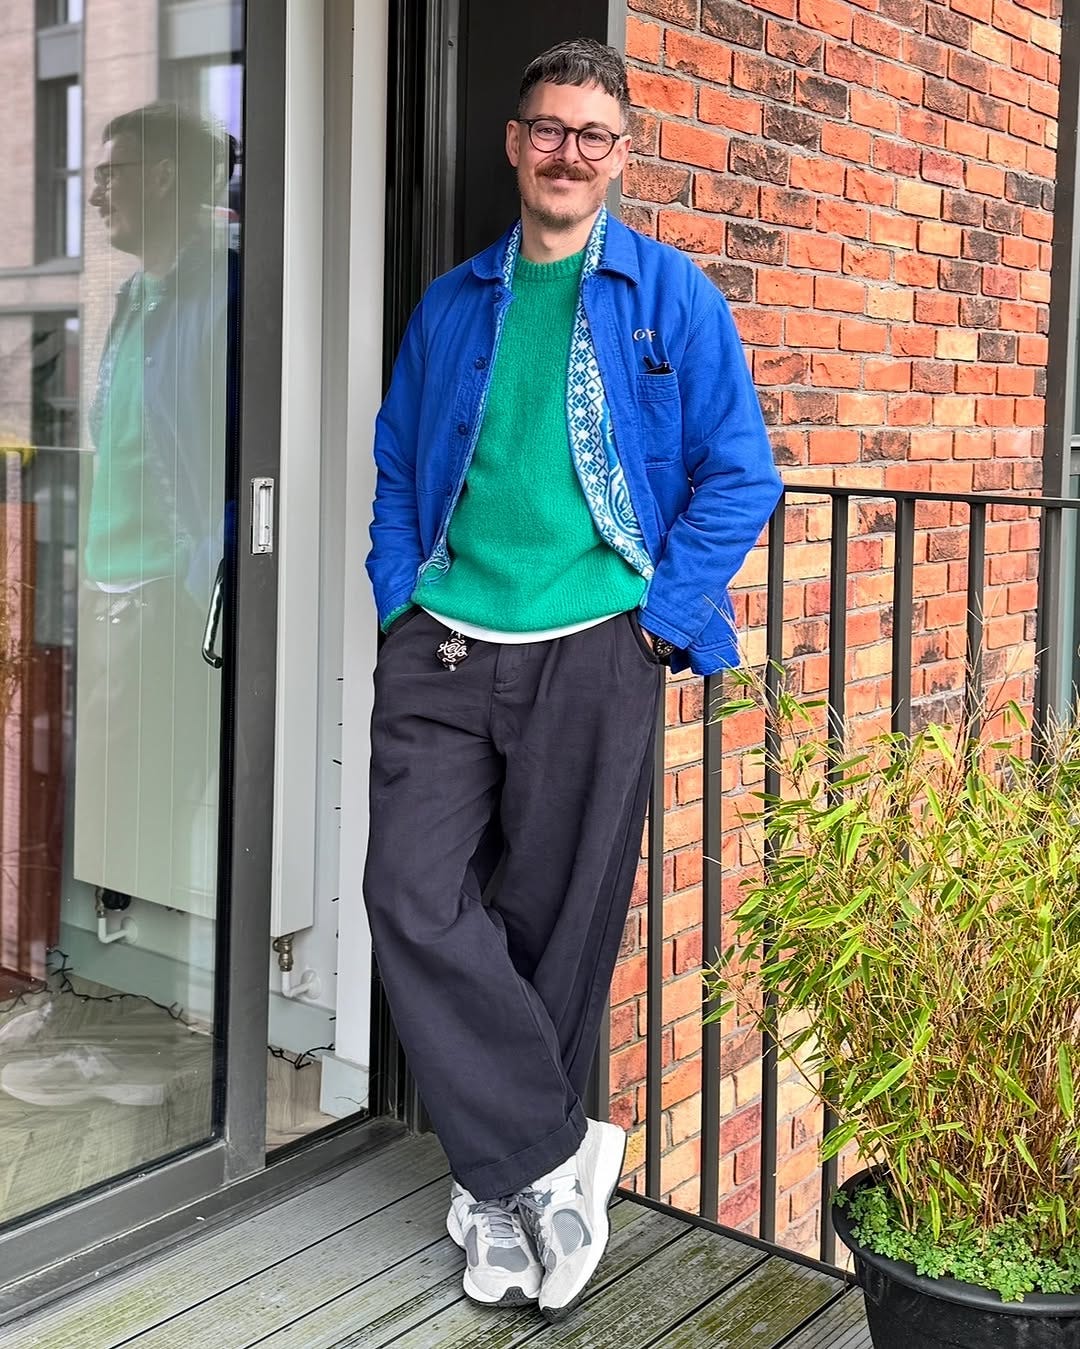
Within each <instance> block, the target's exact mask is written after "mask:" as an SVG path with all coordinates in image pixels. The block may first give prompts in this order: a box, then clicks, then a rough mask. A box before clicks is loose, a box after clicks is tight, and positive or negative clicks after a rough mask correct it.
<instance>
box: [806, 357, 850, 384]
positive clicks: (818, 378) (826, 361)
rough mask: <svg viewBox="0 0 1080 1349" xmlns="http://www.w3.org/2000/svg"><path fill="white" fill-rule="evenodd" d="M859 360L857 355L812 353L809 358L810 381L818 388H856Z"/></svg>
mask: <svg viewBox="0 0 1080 1349" xmlns="http://www.w3.org/2000/svg"><path fill="white" fill-rule="evenodd" d="M860 365H861V362H860V360H859V359H858V357H857V356H839V355H837V354H836V353H830V354H829V355H827V356H825V355H821V356H819V355H816V354H815V355H814V356H813V357H812V358H811V376H810V382H811V383H812V384H814V385H815V386H817V387H818V388H826V389H857V388H858V387H859V382H860V377H861V371H860Z"/></svg>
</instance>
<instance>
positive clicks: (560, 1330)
mask: <svg viewBox="0 0 1080 1349" xmlns="http://www.w3.org/2000/svg"><path fill="white" fill-rule="evenodd" d="M766 1258H767V1257H765V1256H763V1255H762V1253H761V1252H760V1251H759V1250H757V1249H755V1248H754V1247H752V1246H749V1245H746V1244H744V1243H743V1242H740V1241H735V1240H733V1239H731V1238H730V1237H723V1236H719V1235H718V1234H716V1233H714V1232H707V1231H705V1230H704V1229H703V1228H700V1227H691V1228H688V1229H687V1231H686V1232H685V1233H684V1235H683V1236H681V1237H680V1238H679V1240H678V1241H675V1242H673V1243H672V1244H671V1245H670V1246H665V1248H664V1249H663V1250H662V1251H660V1252H659V1253H658V1254H657V1255H655V1256H654V1257H653V1258H652V1259H651V1260H647V1261H645V1263H644V1264H642V1265H640V1266H639V1267H638V1268H637V1269H635V1270H633V1271H632V1272H631V1273H630V1274H628V1275H627V1276H626V1278H624V1279H620V1280H619V1281H618V1283H616V1284H614V1285H612V1287H611V1288H609V1289H607V1290H606V1291H605V1292H603V1293H601V1294H600V1296H599V1297H598V1298H595V1299H594V1300H593V1301H592V1302H591V1303H590V1304H589V1305H588V1306H587V1307H586V1308H584V1309H583V1310H582V1311H580V1312H578V1313H576V1314H575V1315H574V1316H573V1317H572V1318H570V1319H568V1320H566V1321H563V1322H560V1323H558V1324H556V1325H551V1326H548V1327H547V1328H546V1329H545V1330H542V1331H541V1332H540V1334H539V1335H535V1336H533V1337H532V1338H531V1339H530V1340H529V1341H528V1344H529V1349H634V1347H635V1346H638V1345H646V1344H652V1343H653V1342H654V1341H655V1340H656V1339H657V1338H659V1337H660V1336H661V1335H663V1334H664V1333H665V1331H668V1330H671V1329H673V1328H674V1327H675V1326H677V1325H678V1324H679V1323H680V1322H681V1321H683V1320H684V1319H685V1318H686V1317H687V1316H688V1315H689V1314H690V1313H691V1312H693V1311H695V1310H696V1309H697V1308H698V1307H700V1306H701V1304H702V1303H703V1302H705V1301H707V1300H708V1299H709V1298H711V1297H713V1296H714V1295H715V1294H717V1293H719V1292H721V1291H722V1290H724V1289H725V1288H727V1287H728V1286H729V1285H731V1284H732V1283H735V1282H736V1281H737V1280H740V1279H741V1278H743V1277H745V1276H746V1275H747V1274H748V1273H749V1272H750V1271H751V1270H752V1269H754V1268H755V1267H756V1266H757V1265H759V1264H761V1263H762V1261H763V1260H764V1259H766Z"/></svg>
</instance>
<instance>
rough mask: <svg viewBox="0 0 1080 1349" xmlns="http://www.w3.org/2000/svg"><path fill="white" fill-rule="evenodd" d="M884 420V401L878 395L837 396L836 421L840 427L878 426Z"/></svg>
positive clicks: (851, 394) (848, 394)
mask: <svg viewBox="0 0 1080 1349" xmlns="http://www.w3.org/2000/svg"><path fill="white" fill-rule="evenodd" d="M884 419H885V399H884V398H883V397H882V396H881V395H880V394H869V393H842V394H838V395H837V399H836V420H837V421H838V422H839V423H840V425H841V426H880V425H881V424H882V422H883V421H884Z"/></svg>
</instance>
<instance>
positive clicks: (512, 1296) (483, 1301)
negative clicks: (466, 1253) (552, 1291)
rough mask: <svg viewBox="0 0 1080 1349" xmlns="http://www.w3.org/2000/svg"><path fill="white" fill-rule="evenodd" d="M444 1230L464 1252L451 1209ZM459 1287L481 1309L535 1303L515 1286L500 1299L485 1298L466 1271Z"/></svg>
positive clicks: (455, 1219)
mask: <svg viewBox="0 0 1080 1349" xmlns="http://www.w3.org/2000/svg"><path fill="white" fill-rule="evenodd" d="M446 1230H447V1232H448V1233H449V1236H450V1240H451V1241H452V1242H453V1243H454V1245H455V1246H460V1248H461V1249H462V1250H464V1249H465V1237H464V1235H463V1233H462V1231H461V1224H460V1223H459V1222H458V1220H457V1215H456V1214H455V1213H454V1210H453V1207H451V1208H450V1211H449V1212H448V1213H447V1215H446ZM461 1286H462V1288H463V1289H464V1290H465V1296H466V1297H467V1298H468V1299H469V1301H470V1302H476V1303H478V1304H479V1305H480V1306H481V1307H524V1306H525V1305H526V1304H527V1303H530V1302H535V1301H536V1298H535V1296H534V1297H530V1296H529V1295H528V1293H526V1292H525V1290H524V1289H523V1288H518V1287H517V1286H514V1287H512V1288H507V1289H506V1291H505V1292H504V1293H503V1295H502V1297H500V1298H494V1299H493V1298H490V1297H486V1296H485V1295H484V1294H483V1293H482V1292H481V1291H480V1289H478V1288H477V1287H476V1285H475V1284H474V1283H473V1281H472V1280H471V1279H470V1278H469V1271H468V1270H466V1271H465V1275H464V1277H463V1278H462V1280H461Z"/></svg>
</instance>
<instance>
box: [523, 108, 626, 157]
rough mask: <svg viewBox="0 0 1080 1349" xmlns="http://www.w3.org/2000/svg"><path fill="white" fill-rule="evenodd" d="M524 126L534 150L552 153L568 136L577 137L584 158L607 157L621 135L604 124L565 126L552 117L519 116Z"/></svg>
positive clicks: (580, 152)
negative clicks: (526, 128)
mask: <svg viewBox="0 0 1080 1349" xmlns="http://www.w3.org/2000/svg"><path fill="white" fill-rule="evenodd" d="M517 120H518V121H519V122H520V123H521V124H522V126H527V127H528V128H529V140H530V142H531V143H532V147H533V149H534V150H540V151H542V153H544V154H551V153H552V151H553V150H561V149H562V147H563V145H564V144H565V143H566V138H567V136H576V137H577V146H578V154H580V155H581V157H582V159H591V160H593V161H594V162H595V161H596V160H598V159H607V157H608V155H609V154H611V152H612V150H614V148H615V145H616V143H617V142H618V141H619V140H620V139H621V137H620V136H619V135H618V134H617V133H616V132H614V131H608V130H607V129H606V128H604V127H602V126H587V127H576V126H563V124H562V122H556V121H554V120H553V119H552V118H550V117H519V118H518V119H517Z"/></svg>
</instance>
